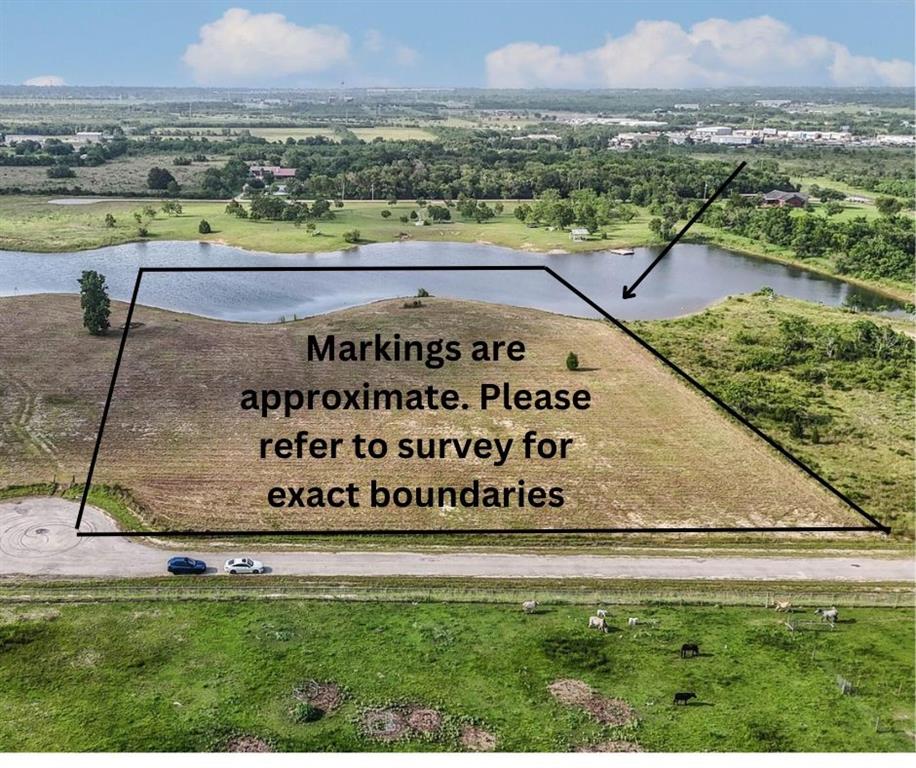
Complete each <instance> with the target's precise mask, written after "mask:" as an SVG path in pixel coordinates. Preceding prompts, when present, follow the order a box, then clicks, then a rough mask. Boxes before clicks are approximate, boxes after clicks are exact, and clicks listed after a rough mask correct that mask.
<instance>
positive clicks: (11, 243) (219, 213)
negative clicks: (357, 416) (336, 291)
mask: <svg viewBox="0 0 916 768" xmlns="http://www.w3.org/2000/svg"><path fill="white" fill-rule="evenodd" d="M181 204H182V207H183V212H182V214H181V215H180V216H167V215H165V214H163V213H161V212H160V213H158V214H157V215H156V218H155V220H153V221H152V222H151V223H150V224H149V225H148V229H149V237H148V238H147V239H148V240H152V241H156V240H201V241H210V242H222V243H226V244H228V245H237V246H240V247H242V248H248V249H250V250H255V251H272V252H276V253H302V252H315V251H334V250H340V249H343V248H350V247H352V244H350V243H347V242H346V241H345V240H344V238H343V233H344V232H347V231H352V230H353V229H358V230H359V232H360V242H361V243H363V244H365V243H373V242H392V241H396V240H399V239H401V238H402V236H403V237H405V238H407V239H411V240H430V241H441V242H448V241H455V242H465V243H468V242H470V243H473V242H485V243H492V244H494V245H501V246H506V247H510V248H522V249H527V250H537V251H550V250H554V249H562V250H566V251H588V250H595V249H596V248H613V247H620V246H626V245H641V244H645V243H650V242H652V241H653V236H652V234H651V233H650V232H649V227H648V222H649V220H650V218H651V217H650V216H649V214H648V212H647V211H640V213H639V214H638V215H637V216H636V218H634V219H633V220H632V221H629V222H619V223H615V224H612V225H609V226H608V227H605V230H606V232H607V234H608V239H606V240H602V239H597V238H595V239H591V240H587V241H584V242H573V241H572V240H571V239H570V236H569V233H568V232H564V231H548V230H547V229H546V228H544V227H538V228H532V227H526V226H525V225H524V224H523V223H521V222H520V221H518V219H516V218H515V216H513V211H514V210H515V206H516V203H513V202H508V201H506V202H504V203H503V204H504V206H505V210H504V211H503V213H502V214H500V215H498V216H496V217H495V218H494V219H492V220H491V221H488V222H486V223H484V224H477V223H476V222H466V221H460V220H457V217H458V213H457V211H455V210H454V209H453V210H452V216H453V217H455V218H456V220H455V221H453V222H449V223H445V224H435V225H430V226H427V227H418V226H415V224H414V222H413V221H409V222H407V223H404V222H402V221H400V217H401V216H409V215H410V213H411V211H414V210H417V211H419V209H418V208H417V206H416V205H415V204H413V203H412V202H410V201H405V202H401V203H399V204H398V205H394V206H389V205H387V204H386V203H384V202H347V203H346V205H345V206H344V208H340V209H334V218H333V219H331V220H327V221H320V222H317V225H318V234H315V235H313V234H312V233H310V232H308V231H307V230H306V228H305V227H304V226H303V227H296V226H295V225H294V224H293V223H292V222H280V221H277V222H274V221H250V220H247V219H238V218H236V217H235V216H230V215H228V214H226V210H225V209H226V203H225V201H207V202H195V201H182V203H181ZM146 205H152V206H153V207H154V208H156V209H157V210H158V209H159V208H160V206H161V201H151V202H150V201H142V200H137V201H130V200H128V201H106V202H99V203H91V204H88V205H56V204H50V203H48V201H47V198H34V197H0V249H4V250H22V251H48V252H54V251H71V250H83V249H87V248H98V247H101V246H105V245H116V244H120V243H126V242H131V241H134V240H138V239H140V238H139V237H138V235H137V225H136V222H135V221H134V218H133V216H132V213H133V212H134V211H139V210H141V209H142V208H143V207H144V206H146ZM384 210H387V211H390V212H391V216H390V218H387V219H385V218H382V216H381V212H382V211H384ZM108 213H111V214H112V215H113V216H114V217H115V219H116V222H117V223H116V225H115V226H114V227H112V228H109V227H106V226H105V215H106V214H108ZM201 219H206V220H207V221H208V222H209V224H210V226H211V228H212V230H213V231H212V232H211V234H209V235H201V234H200V233H199V232H198V226H199V224H200V220H201Z"/></svg>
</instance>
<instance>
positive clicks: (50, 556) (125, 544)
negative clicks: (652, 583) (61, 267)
mask: <svg viewBox="0 0 916 768" xmlns="http://www.w3.org/2000/svg"><path fill="white" fill-rule="evenodd" d="M77 509H78V506H77V505H76V504H75V503H73V502H69V501H64V500H62V499H58V498H28V499H16V500H12V501H6V502H0V575H12V574H23V575H32V576H35V575H58V576H124V577H140V576H156V575H162V574H165V572H166V571H165V564H166V561H167V560H168V558H169V556H170V555H171V554H186V555H190V556H192V557H197V558H200V559H201V560H205V561H207V563H208V564H209V565H210V566H211V569H210V572H211V573H219V572H221V570H222V562H223V561H224V560H225V559H226V558H227V557H230V556H232V555H233V554H247V555H250V556H252V557H255V558H257V559H259V560H262V561H263V562H264V563H265V564H266V565H268V566H269V568H270V570H271V572H272V573H275V574H278V575H300V576H457V577H467V578H474V577H482V578H554V579H565V578H600V579H688V580H703V579H713V580H724V579H736V580H757V581H808V580H812V581H836V582H844V581H846V582H876V581H901V582H909V583H912V582H913V581H914V576H916V573H914V562H913V560H912V559H911V558H879V557H873V556H872V557H869V556H867V555H864V554H863V555H862V556H861V557H859V556H856V557H811V556H799V557H708V558H704V557H660V556H648V557H635V556H626V557H622V556H599V555H565V554H564V555H535V554H527V553H525V554H495V553H494V554H480V553H471V552H467V553H454V554H426V553H416V552H328V551H324V552H304V551H300V552H273V551H271V552H258V551H257V550H256V549H255V550H254V551H252V550H244V551H239V552H238V553H232V552H228V551H223V552H220V553H214V552H194V551H188V550H185V549H182V550H180V551H175V552H174V553H173V552H171V551H168V550H164V549H159V548H156V547H152V546H149V545H147V544H144V543H141V542H140V541H138V540H133V539H122V538H115V537H105V538H86V537H83V538H77V536H76V531H75V530H74V528H73V525H74V522H75V520H76V514H77ZM82 527H83V529H84V530H97V531H106V530H115V528H116V527H115V524H114V522H113V521H112V520H111V519H110V518H108V517H107V516H106V515H105V514H104V513H102V512H100V511H99V510H97V509H93V508H87V509H86V513H85V515H84V518H83V526H82ZM212 566H216V568H213V567H212ZM227 578H228V577H227Z"/></svg>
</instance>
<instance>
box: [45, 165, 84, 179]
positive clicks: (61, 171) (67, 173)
mask: <svg viewBox="0 0 916 768" xmlns="http://www.w3.org/2000/svg"><path fill="white" fill-rule="evenodd" d="M45 173H47V175H48V178H49V179H72V178H73V177H74V176H76V173H74V171H73V169H72V168H71V167H70V166H69V165H63V164H60V165H52V166H51V167H50V168H48V170H47V171H46V172H45Z"/></svg>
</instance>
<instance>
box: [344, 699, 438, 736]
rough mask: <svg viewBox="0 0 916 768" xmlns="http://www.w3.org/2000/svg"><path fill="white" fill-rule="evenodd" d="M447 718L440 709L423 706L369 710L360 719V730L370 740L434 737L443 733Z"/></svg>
mask: <svg viewBox="0 0 916 768" xmlns="http://www.w3.org/2000/svg"><path fill="white" fill-rule="evenodd" d="M444 723H445V717H444V716H443V714H442V713H441V712H440V711H439V710H438V709H432V708H431V707H421V706H397V707H385V708H383V709H381V708H380V709H367V710H366V711H365V712H363V714H362V715H361V717H360V721H359V725H360V730H361V731H362V732H363V734H364V735H366V736H368V737H369V738H370V739H376V740H378V741H396V740H398V739H403V738H409V737H411V736H418V737H426V738H429V737H434V736H436V735H437V734H439V733H440V732H441V731H442V726H443V725H444Z"/></svg>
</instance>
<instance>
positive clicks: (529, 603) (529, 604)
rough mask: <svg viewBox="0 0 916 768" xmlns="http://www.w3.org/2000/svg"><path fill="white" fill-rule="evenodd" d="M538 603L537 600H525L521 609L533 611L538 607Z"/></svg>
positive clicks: (528, 611) (527, 611)
mask: <svg viewBox="0 0 916 768" xmlns="http://www.w3.org/2000/svg"><path fill="white" fill-rule="evenodd" d="M539 605H540V603H539V602H538V601H537V600H526V601H525V602H524V603H522V610H523V611H524V612H525V613H534V612H535V611H536V610H537V609H538V606H539Z"/></svg>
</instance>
